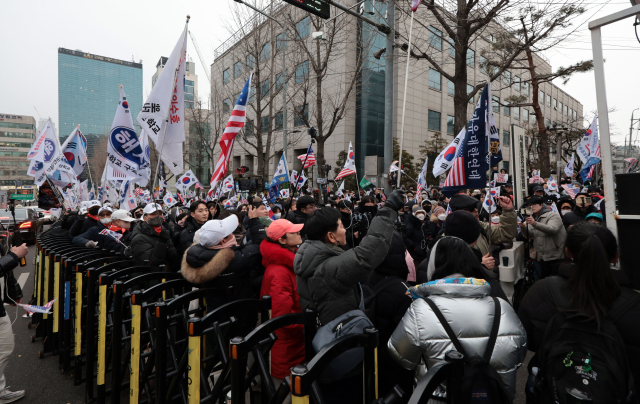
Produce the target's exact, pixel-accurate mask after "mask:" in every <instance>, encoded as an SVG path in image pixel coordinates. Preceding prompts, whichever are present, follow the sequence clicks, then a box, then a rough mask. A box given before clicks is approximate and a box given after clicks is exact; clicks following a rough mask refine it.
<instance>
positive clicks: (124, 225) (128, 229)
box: [109, 209, 136, 246]
mask: <svg viewBox="0 0 640 404" xmlns="http://www.w3.org/2000/svg"><path fill="white" fill-rule="evenodd" d="M135 224H136V220H135V219H134V218H133V217H131V213H129V212H128V211H126V210H124V209H117V210H115V211H114V212H113V213H112V214H111V225H110V226H109V230H111V231H113V232H116V233H120V234H122V238H121V239H120V242H121V243H123V244H124V245H125V246H128V245H129V244H130V243H131V237H132V235H133V228H134V227H135Z"/></svg>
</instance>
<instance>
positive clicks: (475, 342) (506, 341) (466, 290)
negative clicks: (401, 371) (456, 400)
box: [388, 275, 527, 399]
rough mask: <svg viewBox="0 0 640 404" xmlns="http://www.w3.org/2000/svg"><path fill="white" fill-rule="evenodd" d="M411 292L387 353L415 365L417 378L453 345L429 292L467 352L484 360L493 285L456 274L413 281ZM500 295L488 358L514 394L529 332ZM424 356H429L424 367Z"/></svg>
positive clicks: (489, 326)
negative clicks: (497, 321) (495, 335)
mask: <svg viewBox="0 0 640 404" xmlns="http://www.w3.org/2000/svg"><path fill="white" fill-rule="evenodd" d="M444 282H447V283H444ZM453 282H456V283H453ZM458 282H459V283H458ZM464 282H467V283H464ZM410 291H411V292H412V293H413V295H414V296H413V297H414V299H415V300H414V301H413V303H412V304H411V306H410V307H409V309H408V310H407V312H406V313H405V315H404V317H403V318H402V321H401V322H400V324H398V327H397V328H396V329H395V331H394V332H393V335H392V336H391V339H390V340H389V344H388V348H389V352H390V353H391V356H392V357H393V358H394V359H395V360H396V361H397V362H398V363H399V364H400V366H402V367H404V368H406V369H416V374H415V377H416V379H417V380H420V379H421V378H422V377H423V376H424V375H425V373H426V371H427V367H431V366H434V365H436V364H437V363H438V362H440V361H443V360H444V355H445V353H447V352H449V351H451V350H454V349H455V347H454V346H453V343H452V342H451V340H450V339H449V337H448V336H447V332H446V331H445V330H444V328H443V327H442V325H441V324H440V321H438V318H437V317H436V315H435V314H434V313H433V311H432V310H431V308H430V307H429V305H428V304H427V303H426V302H425V301H424V299H422V298H423V297H429V298H430V299H431V300H432V301H433V302H434V303H435V304H436V305H437V306H438V308H439V309H440V311H441V312H442V314H443V316H444V317H445V318H446V319H447V321H448V322H449V325H450V326H451V328H452V330H453V332H455V333H456V335H457V336H458V339H459V340H460V343H461V344H462V346H463V347H464V349H465V351H466V352H467V354H468V355H470V356H472V357H473V358H477V359H480V360H481V359H482V357H483V355H484V352H485V349H486V346H487V343H488V340H489V334H490V332H491V325H492V324H493V317H494V303H493V299H492V298H491V297H490V296H489V294H490V292H491V287H490V286H489V284H488V283H486V282H485V281H483V280H478V279H473V278H457V277H455V275H454V276H453V277H450V278H448V279H441V280H437V281H433V282H429V283H425V284H422V285H418V286H415V287H413V288H411V289H410ZM498 300H499V301H500V304H501V305H500V307H501V317H500V328H499V329H498V339H497V340H496V345H495V348H494V350H493V354H492V355H491V360H490V363H491V365H492V366H493V367H494V369H495V370H496V371H497V372H498V373H499V374H500V377H501V378H502V381H503V382H504V384H505V386H506V388H507V389H508V393H509V395H510V397H511V399H513V398H514V397H515V393H516V371H517V370H518V367H520V365H521V364H522V361H523V360H524V358H525V355H526V352H527V348H526V346H527V335H526V332H525V330H524V327H523V326H522V324H521V323H520V320H519V319H518V316H517V315H516V312H515V311H514V310H513V308H512V307H511V305H510V304H509V303H507V302H506V301H504V300H502V299H498ZM423 356H424V358H425V359H426V361H427V363H426V367H425V363H424V362H423V359H422V358H423Z"/></svg>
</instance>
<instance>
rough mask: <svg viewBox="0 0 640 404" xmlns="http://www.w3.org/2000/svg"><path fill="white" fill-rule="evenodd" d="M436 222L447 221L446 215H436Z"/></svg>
mask: <svg viewBox="0 0 640 404" xmlns="http://www.w3.org/2000/svg"><path fill="white" fill-rule="evenodd" d="M438 220H439V221H441V222H444V221H445V220H447V215H438Z"/></svg>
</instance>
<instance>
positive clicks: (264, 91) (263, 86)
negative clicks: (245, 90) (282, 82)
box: [260, 79, 271, 98]
mask: <svg viewBox="0 0 640 404" xmlns="http://www.w3.org/2000/svg"><path fill="white" fill-rule="evenodd" d="M270 88H271V84H270V83H269V79H266V80H264V81H263V82H262V83H260V94H261V97H260V98H264V97H266V96H267V95H269V89H270Z"/></svg>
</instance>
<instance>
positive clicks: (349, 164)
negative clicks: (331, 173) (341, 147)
mask: <svg viewBox="0 0 640 404" xmlns="http://www.w3.org/2000/svg"><path fill="white" fill-rule="evenodd" d="M355 173H356V163H355V154H354V153H353V147H352V146H351V142H349V153H347V161H346V162H345V163H344V167H343V168H342V170H340V172H339V173H338V175H337V176H336V181H338V180H341V179H343V178H344V177H346V176H349V175H351V174H355Z"/></svg>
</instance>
